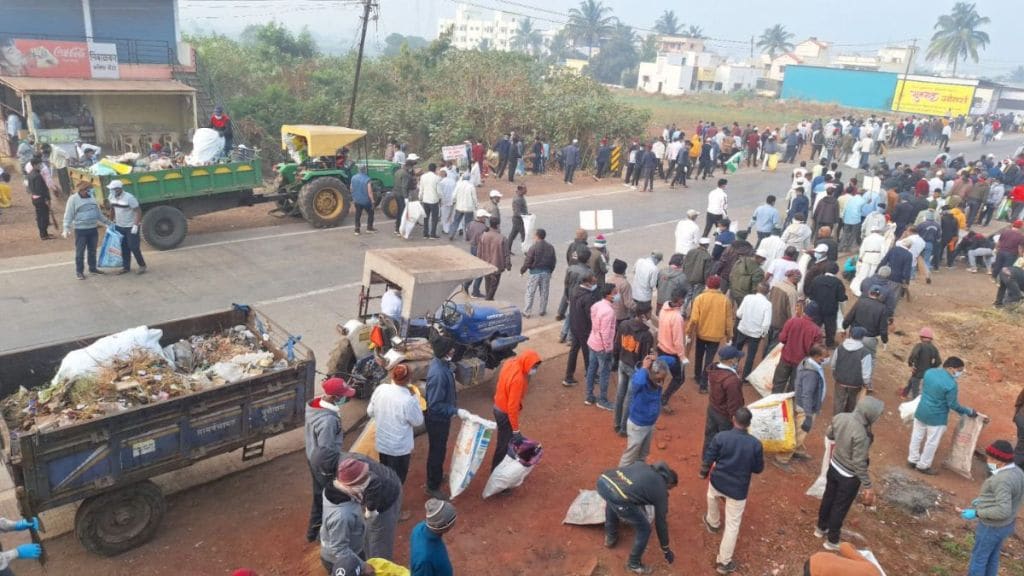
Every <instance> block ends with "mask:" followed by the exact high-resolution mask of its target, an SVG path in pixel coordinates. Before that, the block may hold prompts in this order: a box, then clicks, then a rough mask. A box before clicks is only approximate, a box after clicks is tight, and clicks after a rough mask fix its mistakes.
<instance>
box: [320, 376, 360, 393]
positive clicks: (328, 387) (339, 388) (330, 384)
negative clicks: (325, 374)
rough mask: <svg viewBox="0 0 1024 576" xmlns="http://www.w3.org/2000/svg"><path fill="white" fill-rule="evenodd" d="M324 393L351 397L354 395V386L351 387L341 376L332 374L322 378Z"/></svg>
mask: <svg viewBox="0 0 1024 576" xmlns="http://www.w3.org/2000/svg"><path fill="white" fill-rule="evenodd" d="M324 394H327V395H328V396H335V397H339V396H340V397H343V398H351V397H353V396H355V395H356V390H355V388H352V387H351V386H349V385H348V384H345V381H344V380H342V379H341V378H339V377H337V376H334V377H331V378H328V379H327V380H324Z"/></svg>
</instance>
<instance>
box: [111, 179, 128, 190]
mask: <svg viewBox="0 0 1024 576" xmlns="http://www.w3.org/2000/svg"><path fill="white" fill-rule="evenodd" d="M117 188H124V182H121V181H120V180H111V181H110V184H107V190H115V189H117Z"/></svg>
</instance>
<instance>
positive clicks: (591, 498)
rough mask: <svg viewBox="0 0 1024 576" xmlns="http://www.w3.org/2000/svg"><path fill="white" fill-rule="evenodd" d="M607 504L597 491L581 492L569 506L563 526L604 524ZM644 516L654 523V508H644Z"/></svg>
mask: <svg viewBox="0 0 1024 576" xmlns="http://www.w3.org/2000/svg"><path fill="white" fill-rule="evenodd" d="M605 506H606V503H605V501H604V498H601V495H600V494H598V493H597V490H580V493H579V494H577V495H576V499H575V500H573V501H572V504H570V505H569V510H568V511H566V513H565V518H563V519H562V524H573V525H575V526H594V525H597V524H604V511H605ZM644 515H645V516H647V521H648V522H653V521H654V506H644Z"/></svg>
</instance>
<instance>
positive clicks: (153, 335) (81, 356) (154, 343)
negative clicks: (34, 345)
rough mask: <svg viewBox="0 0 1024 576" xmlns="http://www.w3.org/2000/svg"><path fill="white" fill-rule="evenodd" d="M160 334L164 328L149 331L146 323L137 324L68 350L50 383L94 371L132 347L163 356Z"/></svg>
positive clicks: (127, 352) (123, 354)
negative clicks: (142, 324)
mask: <svg viewBox="0 0 1024 576" xmlns="http://www.w3.org/2000/svg"><path fill="white" fill-rule="evenodd" d="M163 335H164V333H163V330H157V329H152V330H150V329H149V328H147V327H145V326H138V327H136V328H129V329H128V330H123V331H121V332H118V333H117V334H111V335H110V336H104V337H103V338H100V339H99V340H97V341H95V342H93V343H92V344H90V345H88V346H86V347H85V348H79V349H78V350H73V351H71V352H68V354H67V355H66V356H64V359H63V360H61V363H60V368H58V369H57V374H55V375H54V377H53V380H52V381H51V384H57V383H59V382H61V381H65V380H74V379H75V378H78V377H80V376H87V375H90V374H94V373H95V372H96V369H97V368H99V367H100V366H101V365H102V364H105V363H107V362H108V361H110V360H112V359H114V358H121V357H124V356H127V355H128V354H130V353H131V352H132V350H137V349H142V350H147V351H149V352H152V353H153V354H156V355H158V356H161V357H162V356H163V354H164V351H163V348H161V347H160V339H161V338H163Z"/></svg>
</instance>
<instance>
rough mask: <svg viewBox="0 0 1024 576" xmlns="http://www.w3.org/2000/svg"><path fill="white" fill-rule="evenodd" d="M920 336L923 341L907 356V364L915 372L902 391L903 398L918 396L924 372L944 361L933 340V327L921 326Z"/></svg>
mask: <svg viewBox="0 0 1024 576" xmlns="http://www.w3.org/2000/svg"><path fill="white" fill-rule="evenodd" d="M918 337H920V339H921V341H920V342H918V343H917V344H915V345H914V348H913V349H911V350H910V356H908V357H907V365H908V366H910V368H911V370H913V372H911V374H910V380H908V381H907V385H906V387H905V388H903V391H902V392H900V398H902V399H903V400H913V399H914V398H917V395H918V394H919V393H920V391H921V380H922V379H923V378H924V373H925V372H927V371H929V370H931V369H932V368H938V367H939V364H941V363H942V358H941V357H940V356H939V349H938V348H936V347H935V344H934V342H933V340H934V339H935V334H934V333H933V332H932V329H931V328H928V327H927V326H925V327H924V328H921V332H920V333H919V334H918Z"/></svg>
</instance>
